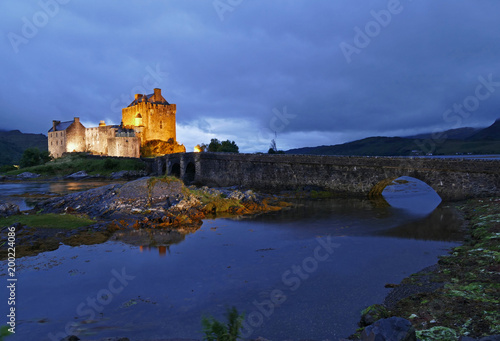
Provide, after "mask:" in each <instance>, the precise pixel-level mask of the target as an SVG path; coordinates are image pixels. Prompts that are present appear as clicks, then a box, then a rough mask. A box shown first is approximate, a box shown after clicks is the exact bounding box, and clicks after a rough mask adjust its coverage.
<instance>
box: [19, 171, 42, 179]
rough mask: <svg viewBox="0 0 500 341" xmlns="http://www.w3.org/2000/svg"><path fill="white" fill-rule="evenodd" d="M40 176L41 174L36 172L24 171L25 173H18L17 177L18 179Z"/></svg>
mask: <svg viewBox="0 0 500 341" xmlns="http://www.w3.org/2000/svg"><path fill="white" fill-rule="evenodd" d="M39 176H40V174H35V173H31V172H24V173H21V174H18V175H17V178H18V179H34V178H38V177H39Z"/></svg>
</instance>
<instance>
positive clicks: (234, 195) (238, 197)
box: [227, 191, 245, 200]
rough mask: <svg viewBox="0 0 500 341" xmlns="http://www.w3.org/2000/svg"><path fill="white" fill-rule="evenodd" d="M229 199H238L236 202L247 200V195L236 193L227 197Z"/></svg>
mask: <svg viewBox="0 0 500 341" xmlns="http://www.w3.org/2000/svg"><path fill="white" fill-rule="evenodd" d="M227 198H228V199H236V200H243V199H244V198H245V194H243V193H242V192H240V191H234V192H232V193H231V194H229V196H228V197H227Z"/></svg>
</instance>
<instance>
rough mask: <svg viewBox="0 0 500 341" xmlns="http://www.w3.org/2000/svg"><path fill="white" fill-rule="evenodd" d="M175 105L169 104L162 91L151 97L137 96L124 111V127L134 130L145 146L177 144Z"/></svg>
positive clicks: (156, 90)
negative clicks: (162, 143) (156, 141)
mask: <svg viewBox="0 0 500 341" xmlns="http://www.w3.org/2000/svg"><path fill="white" fill-rule="evenodd" d="M175 112H176V106H175V104H170V103H168V102H167V101H166V100H165V98H163V96H162V95H161V89H154V93H153V94H150V95H141V94H136V95H135V99H134V101H133V102H132V103H130V105H129V106H128V107H126V108H123V109H122V122H123V127H124V128H127V129H134V130H135V132H136V136H137V137H139V138H140V139H141V145H142V146H143V145H144V144H146V143H147V142H148V141H152V140H160V141H169V140H170V139H172V140H171V141H172V142H174V143H175V142H177V140H176V136H175Z"/></svg>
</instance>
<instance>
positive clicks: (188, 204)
mask: <svg viewBox="0 0 500 341" xmlns="http://www.w3.org/2000/svg"><path fill="white" fill-rule="evenodd" d="M200 205H201V202H200V201H199V200H198V199H197V198H196V197H194V196H192V195H190V196H189V197H187V198H184V199H182V200H181V201H180V202H179V203H178V204H177V205H175V206H174V209H175V210H176V211H187V210H189V209H191V208H198V207H200Z"/></svg>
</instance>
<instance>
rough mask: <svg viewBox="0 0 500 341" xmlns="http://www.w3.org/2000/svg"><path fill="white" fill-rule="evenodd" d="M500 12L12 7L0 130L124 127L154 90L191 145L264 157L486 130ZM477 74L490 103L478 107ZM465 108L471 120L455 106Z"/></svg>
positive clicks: (413, 7)
mask: <svg viewBox="0 0 500 341" xmlns="http://www.w3.org/2000/svg"><path fill="white" fill-rule="evenodd" d="M217 3H219V4H220V3H225V4H226V7H222V8H223V9H221V8H220V7H219V8H216V7H214V4H217ZM499 9H500V3H498V2H497V1H494V0H491V1H481V2H476V1H472V0H471V1H461V2H452V1H439V2H437V1H430V0H429V1H418V2H416V1H408V0H406V1H405V0H401V2H398V1H396V0H389V1H367V2H363V4H354V3H352V2H350V1H335V2H333V1H315V2H311V1H305V0H304V1H293V2H291V1H272V2H271V1H249V0H242V1H239V2H238V1H231V2H227V1H225V0H221V1H219V2H217V1H204V2H201V1H194V0H192V1H169V2H164V3H163V2H157V1H142V2H140V3H137V2H131V1H122V2H120V4H116V3H111V2H98V1H86V2H77V1H68V0H65V1H62V0H43V1H25V2H22V3H20V2H14V1H6V2H3V3H2V4H0V11H1V12H0V13H2V14H0V19H1V21H0V22H1V24H0V27H1V33H2V35H3V37H4V39H3V40H2V45H1V48H2V53H1V55H0V56H1V62H2V64H1V65H2V68H3V72H2V73H3V75H2V79H3V82H2V83H1V86H2V89H1V91H0V100H1V101H2V103H3V106H2V122H3V126H2V127H1V128H7V129H21V130H23V131H26V132H46V130H47V129H48V128H49V127H50V124H51V123H50V122H51V120H52V119H61V120H69V119H71V118H72V117H73V116H80V117H81V118H82V121H84V122H93V123H94V124H96V123H97V122H98V121H99V120H101V119H106V120H111V121H113V123H119V120H120V108H122V107H124V106H126V105H128V104H129V103H130V102H131V100H132V98H133V94H134V93H136V92H148V93H149V92H152V88H153V87H160V88H162V90H163V94H164V96H165V97H166V99H167V100H168V101H170V102H171V103H176V104H177V110H178V111H177V119H178V123H179V125H180V128H179V130H180V132H181V133H182V134H184V136H185V138H186V139H196V138H198V139H199V140H198V141H197V142H208V140H209V138H211V137H219V138H222V139H225V138H231V139H236V140H237V142H238V143H239V144H240V145H244V146H245V150H256V149H259V148H260V149H262V148H264V149H266V147H267V144H268V142H269V141H268V140H269V139H270V138H272V136H273V132H277V133H278V136H279V140H280V142H281V144H282V146H284V147H298V146H302V145H317V144H325V143H326V144H329V143H332V144H333V143H338V142H345V141H347V140H352V139H355V138H360V137H364V136H367V135H394V134H401V133H405V132H407V133H408V134H411V133H414V132H421V131H429V130H432V129H438V128H439V129H449V128H455V127H456V126H478V125H483V126H486V125H488V124H491V123H492V122H493V121H494V120H495V119H496V118H498V117H500V111H499V110H498V108H499V107H500V87H499V86H496V85H495V84H496V83H495V82H499V81H500V61H499V59H498V56H499V55H500V46H499V45H498V44H496V40H497V37H498V34H499V33H500V32H499V31H500V22H498V20H497V13H499ZM56 10H57V11H56ZM51 11H52V12H54V13H51ZM55 12H57V13H55ZM40 13H46V16H47V18H48V20H47V22H46V23H44V22H42V21H43V19H44V18H43V15H41V14H40ZM387 13H389V14H390V17H389V16H387ZM52 14H53V15H52ZM377 18H378V21H377ZM221 19H223V20H221ZM27 22H28V23H31V24H32V25H35V30H36V31H37V32H36V34H32V35H33V36H32V37H29V38H26V35H25V34H23V28H24V29H25V31H26V28H25V27H24V26H25V25H29V24H26V23H27ZM37 23H38V24H40V23H42V24H43V25H38V26H37V25H36V24H37ZM377 25H378V28H377ZM366 30H368V33H367V32H366ZM370 30H371V31H370ZM28 31H29V30H28ZM360 31H361V32H363V33H362V35H363V34H366V37H367V38H368V40H366V39H365V40H363V39H362V37H360V36H359V32H360ZM24 33H26V32H24ZM28 33H30V32H28ZM31 33H32V32H31ZM15 35H17V36H18V37H21V40H22V39H24V40H22V42H20V40H15V39H14V38H13V37H15ZM357 35H358V36H357ZM30 36H31V35H30ZM366 37H365V38H366ZM13 39H14V43H13ZM26 41H27V42H26ZM356 43H358V45H356ZM359 43H361V44H359ZM346 46H351V47H352V48H353V50H350V53H346V49H345V47H346ZM16 50H17V53H16ZM353 51H355V52H353ZM480 77H482V79H488V77H490V78H492V79H493V83H492V84H493V85H491V84H490V88H491V89H492V91H490V92H489V96H488V98H485V99H482V100H480V101H478V105H475V104H476V103H474V102H473V100H471V99H470V97H471V96H472V97H474V96H475V91H476V88H477V86H478V85H479V84H481V81H480ZM467 100H468V101H469V102H468V103H467V104H468V107H469V108H472V109H474V110H468V111H467V112H466V114H467V115H464V114H463V112H462V113H460V112H459V111H455V110H454V109H453V108H454V104H455V103H458V104H463V103H464V101H467ZM476 107H477V108H476ZM450 109H451V110H452V113H451V114H450V113H447V110H450ZM284 110H286V113H285V114H284ZM277 112H278V114H277ZM445 113H447V114H445ZM224 122H225V124H224ZM179 137H181V136H179ZM207 139H208V140H207ZM238 139H239V140H238ZM181 142H182V141H181ZM189 143H192V144H193V145H194V144H196V143H195V141H191V140H190V141H189V142H188V144H189ZM188 149H190V148H188Z"/></svg>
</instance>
